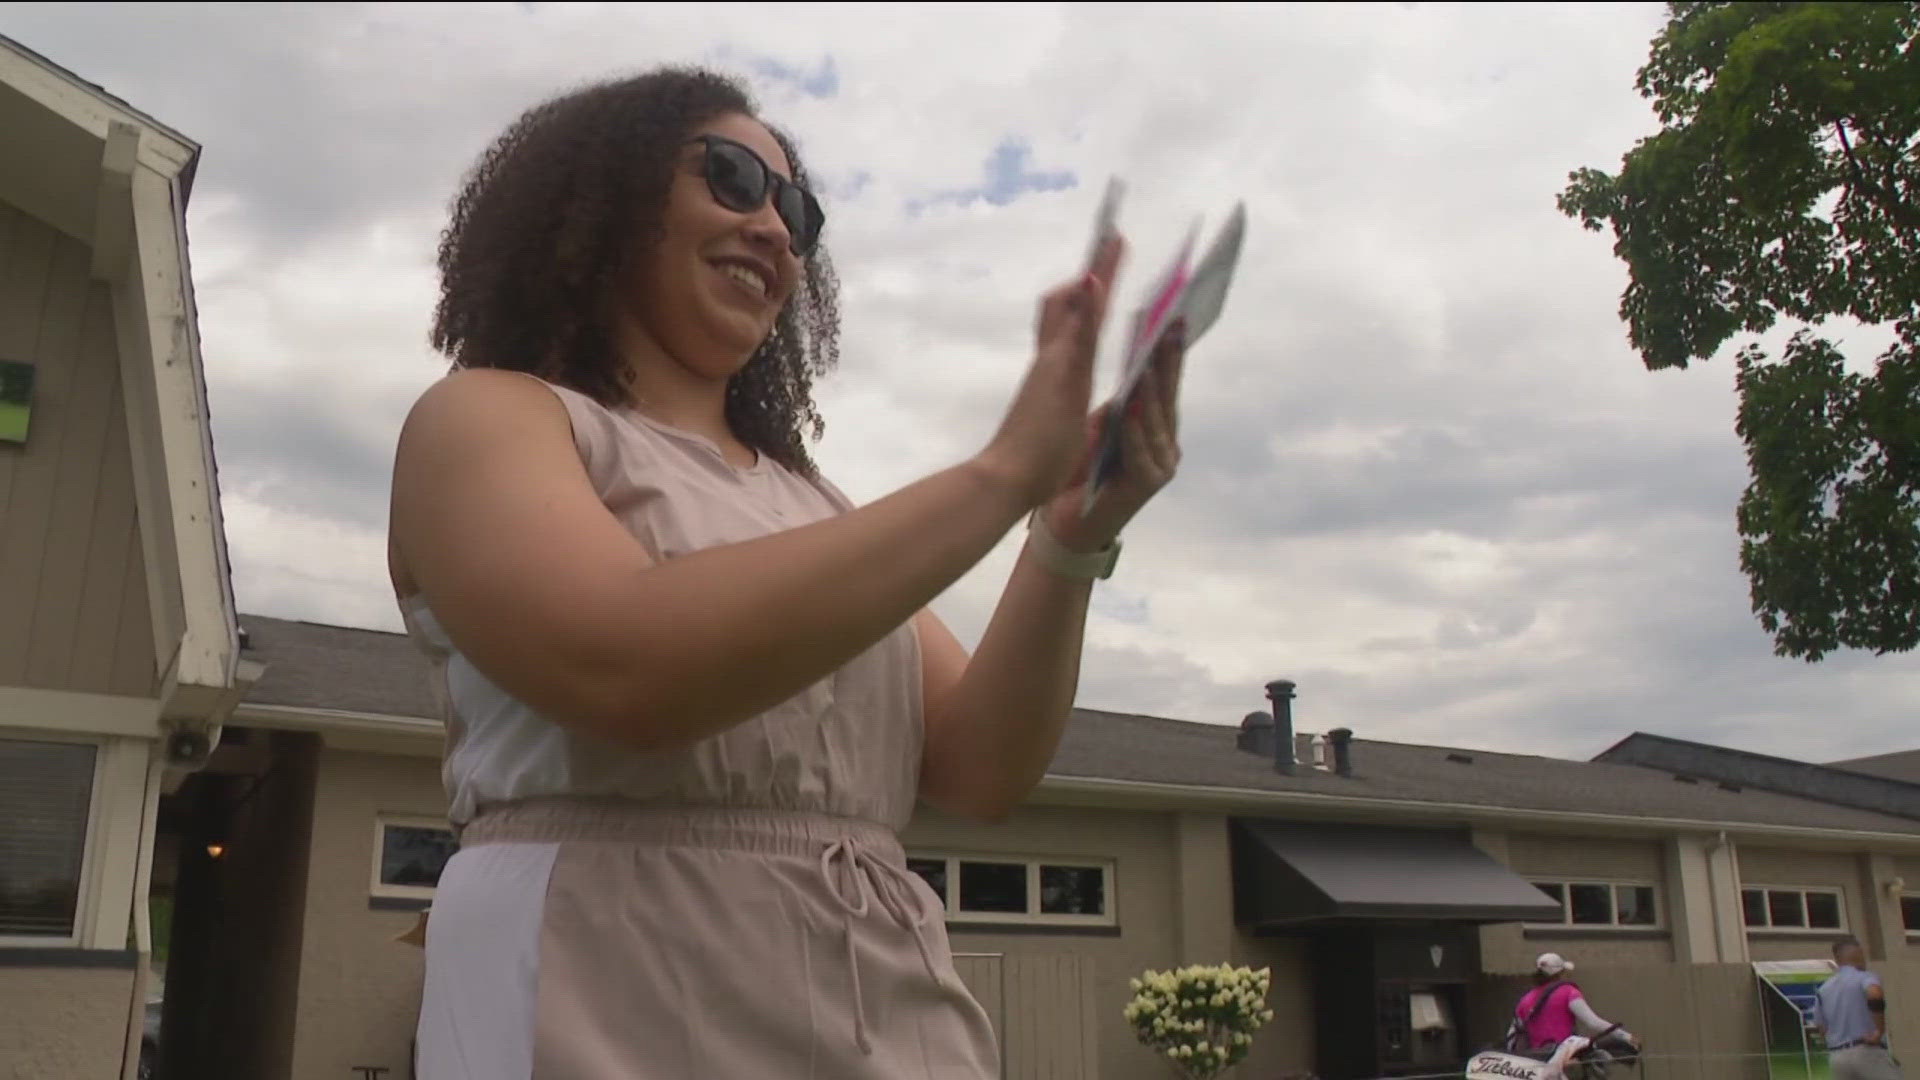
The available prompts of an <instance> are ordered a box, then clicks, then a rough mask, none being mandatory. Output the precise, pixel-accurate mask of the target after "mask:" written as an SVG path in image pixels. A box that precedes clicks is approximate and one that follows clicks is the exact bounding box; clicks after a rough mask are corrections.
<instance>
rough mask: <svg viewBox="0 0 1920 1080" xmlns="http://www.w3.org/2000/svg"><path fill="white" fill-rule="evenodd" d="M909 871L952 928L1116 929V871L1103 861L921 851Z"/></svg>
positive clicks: (910, 862)
mask: <svg viewBox="0 0 1920 1080" xmlns="http://www.w3.org/2000/svg"><path fill="white" fill-rule="evenodd" d="M907 869H908V870H910V871H912V872H913V873H914V874H917V875H918V876H919V877H920V879H921V880H922V881H925V882H926V883H927V887H928V888H930V889H932V890H933V893H934V895H935V896H937V897H938V898H939V900H940V904H941V906H942V907H944V908H945V911H946V917H947V919H948V920H949V921H951V922H953V923H956V924H967V923H980V924H987V923H1035V924H1038V925H1042V926H1112V925H1114V922H1115V920H1114V886H1113V881H1114V877H1113V875H1114V867H1113V864H1112V863H1107V862H1084V863H1083V862H1068V861H1064V860H1062V861H1055V860H1052V859H1029V860H1024V861H1014V860H1011V859H994V858H970V857H967V856H964V855H940V854H935V853H926V852H920V853H915V854H911V855H909V856H908V857H907Z"/></svg>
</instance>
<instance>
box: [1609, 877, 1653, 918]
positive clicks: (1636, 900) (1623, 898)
mask: <svg viewBox="0 0 1920 1080" xmlns="http://www.w3.org/2000/svg"><path fill="white" fill-rule="evenodd" d="M1613 900H1614V911H1615V912H1616V914H1617V916H1618V921H1619V923H1620V925H1621V926H1653V925H1655V924H1656V923H1658V922H1659V921H1660V920H1659V918H1658V916H1657V915H1656V914H1655V912H1654V910H1653V886H1651V885H1616V886H1614V887H1613Z"/></svg>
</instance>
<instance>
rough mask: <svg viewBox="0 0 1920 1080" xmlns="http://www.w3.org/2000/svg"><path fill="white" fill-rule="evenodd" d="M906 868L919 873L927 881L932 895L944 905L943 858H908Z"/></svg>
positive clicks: (945, 874)
mask: <svg viewBox="0 0 1920 1080" xmlns="http://www.w3.org/2000/svg"><path fill="white" fill-rule="evenodd" d="M907 869H909V870H911V871H913V872H914V873H916V874H919V875H920V880H922V881H925V882H926V883H927V887H928V888H929V889H932V890H933V895H935V896H937V897H939V898H940V903H941V904H942V905H943V906H944V905H945V904H946V902H947V860H945V859H908V860H907Z"/></svg>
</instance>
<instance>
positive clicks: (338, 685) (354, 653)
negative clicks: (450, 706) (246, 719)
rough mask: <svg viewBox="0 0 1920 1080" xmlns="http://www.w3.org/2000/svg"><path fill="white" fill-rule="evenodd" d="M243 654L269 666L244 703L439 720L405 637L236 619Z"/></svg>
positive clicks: (422, 662)
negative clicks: (242, 633)
mask: <svg viewBox="0 0 1920 1080" xmlns="http://www.w3.org/2000/svg"><path fill="white" fill-rule="evenodd" d="M240 626H241V629H242V630H244V631H245V633H246V635H247V645H246V648H245V649H244V650H242V652H241V655H242V656H244V657H246V658H247V659H249V660H258V661H260V662H261V663H264V664H266V665H267V673H266V675H265V676H263V677H262V678H261V679H260V681H259V682H258V683H256V684H254V687H253V691H252V692H251V693H249V694H248V695H247V701H248V703H250V704H254V705H293V706H298V707H300V708H306V709H335V710H340V711H344V712H361V713H374V714H377V715H382V716H416V717H424V718H427V719H437V718H438V716H439V714H438V713H437V712H436V711H435V709H434V704H433V693H432V691H431V690H430V689H429V687H430V685H431V684H430V683H429V681H428V680H429V677H430V675H429V669H428V666H427V658H426V656H425V655H424V654H422V653H421V652H420V650H419V649H416V648H414V646H413V643H412V642H411V641H409V640H407V636H406V635H405V634H389V633H386V632H385V631H381V630H355V629H352V628H349V627H344V626H321V625H319V624H318V623H305V622H288V621H286V620H285V619H269V618H266V617H264V616H260V615H242V616H240Z"/></svg>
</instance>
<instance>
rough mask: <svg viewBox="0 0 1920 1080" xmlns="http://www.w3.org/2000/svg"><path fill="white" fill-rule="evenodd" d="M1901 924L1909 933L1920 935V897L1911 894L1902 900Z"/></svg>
mask: <svg viewBox="0 0 1920 1080" xmlns="http://www.w3.org/2000/svg"><path fill="white" fill-rule="evenodd" d="M1900 922H1901V923H1902V924H1904V925H1905V926H1906V928H1907V933H1909V934H1914V935H1920V895H1914V894H1911V893H1909V894H1908V895H1906V896H1902V897H1901V898H1900Z"/></svg>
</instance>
